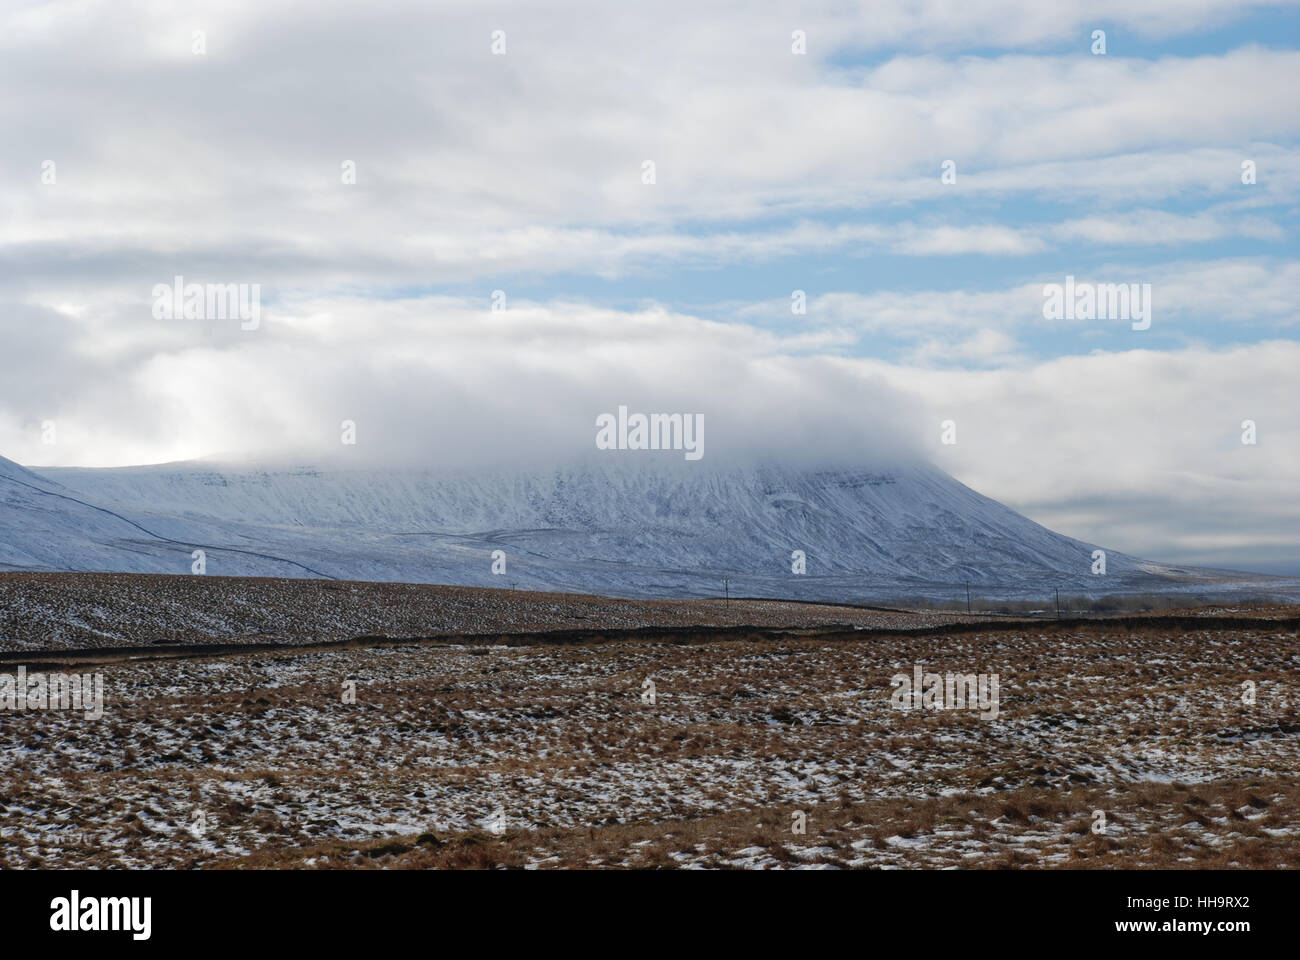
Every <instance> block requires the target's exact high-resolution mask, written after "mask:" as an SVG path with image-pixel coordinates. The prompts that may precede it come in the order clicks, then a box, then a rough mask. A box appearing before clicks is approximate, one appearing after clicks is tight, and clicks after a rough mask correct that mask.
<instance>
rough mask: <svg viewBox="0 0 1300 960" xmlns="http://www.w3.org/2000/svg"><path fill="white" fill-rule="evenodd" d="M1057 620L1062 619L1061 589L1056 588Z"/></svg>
mask: <svg viewBox="0 0 1300 960" xmlns="http://www.w3.org/2000/svg"><path fill="white" fill-rule="evenodd" d="M1056 619H1057V620H1060V619H1061V588H1060V587H1057V588H1056Z"/></svg>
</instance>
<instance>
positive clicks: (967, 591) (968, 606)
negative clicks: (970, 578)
mask: <svg viewBox="0 0 1300 960" xmlns="http://www.w3.org/2000/svg"><path fill="white" fill-rule="evenodd" d="M966 613H967V615H969V614H970V584H969V583H968V584H966Z"/></svg>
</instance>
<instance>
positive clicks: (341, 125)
mask: <svg viewBox="0 0 1300 960" xmlns="http://www.w3.org/2000/svg"><path fill="white" fill-rule="evenodd" d="M1097 30H1102V31H1104V32H1105V53H1104V54H1098V53H1095V52H1094V48H1095V47H1096V45H1097V43H1096V41H1095V40H1094V31H1097ZM496 31H501V33H500V34H497V33H496ZM796 31H801V32H802V33H801V36H802V41H800V40H797V39H796V38H795V33H796ZM196 32H197V33H196ZM494 35H495V37H496V39H495V40H494ZM800 43H802V45H803V47H804V49H806V52H805V53H802V54H801V53H796V52H794V48H795V47H797V46H798V45H799V44H800ZM494 46H495V47H496V50H495V51H494V49H493V48H494ZM0 130H3V136H0V325H2V326H0V330H2V331H3V335H4V341H3V342H4V349H3V352H0V454H2V455H4V456H7V457H9V458H11V459H14V460H17V461H19V462H22V463H25V464H29V465H90V466H115V465H123V464H132V463H149V462H160V461H167V460H176V459H184V458H190V457H199V456H211V455H215V454H258V455H261V454H265V453H267V452H268V451H294V452H295V455H303V456H311V455H313V453H314V451H326V450H329V451H331V452H333V451H337V450H338V449H339V430H340V423H341V421H342V420H344V419H351V420H354V421H355V422H356V424H357V436H358V443H357V447H356V451H357V453H358V455H360V456H364V457H367V458H369V459H370V460H372V461H374V462H381V461H384V460H397V459H401V458H411V459H415V460H427V461H430V462H437V463H469V462H472V461H474V460H476V459H483V458H484V457H488V456H489V455H494V456H496V457H498V458H506V459H508V458H515V459H518V460H520V461H522V460H524V459H527V460H529V461H530V462H531V461H538V462H546V461H548V459H549V460H559V459H562V458H564V457H565V456H568V455H569V454H570V453H572V452H575V451H588V450H590V449H591V447H592V445H593V440H594V432H595V431H594V419H595V416H596V414H598V413H600V412H603V411H612V410H614V409H615V408H616V407H617V405H619V404H627V405H629V406H630V407H631V408H632V409H634V410H636V409H641V410H647V411H660V410H662V411H682V412H701V413H704V414H705V416H706V419H707V421H708V423H709V429H708V454H707V456H706V459H709V458H714V459H716V458H717V457H723V456H740V455H744V456H747V457H765V458H773V459H778V460H786V461H790V462H793V463H801V462H808V463H812V462H814V461H818V460H829V459H834V460H839V461H847V462H863V463H872V462H878V461H880V460H882V459H888V458H891V457H895V456H899V455H902V454H903V453H904V452H909V453H916V454H919V455H921V456H924V457H927V458H929V459H931V460H933V461H934V462H935V463H937V464H938V465H939V466H941V467H943V468H944V469H946V470H948V471H950V472H951V473H953V474H954V475H955V476H957V477H958V478H959V479H960V480H962V481H963V482H965V483H967V484H969V485H970V486H972V487H974V488H975V489H977V490H979V491H980V492H982V493H985V494H987V495H989V496H992V497H994V498H996V499H998V500H1001V501H1003V502H1005V503H1007V504H1009V505H1011V506H1013V507H1015V508H1016V509H1019V510H1021V511H1022V512H1024V513H1026V514H1028V515H1029V516H1031V517H1033V518H1034V519H1035V520H1038V521H1039V522H1041V523H1044V524H1046V525H1047V526H1050V527H1053V528H1055V529H1058V530H1060V531H1062V532H1064V533H1068V534H1071V535H1073V536H1078V537H1080V538H1083V539H1086V540H1089V541H1093V542H1098V543H1102V544H1105V545H1107V546H1109V547H1112V548H1114V549H1120V550H1124V551H1127V552H1130V553H1134V554H1137V555H1140V556H1145V557H1149V558H1152V559H1159V560H1166V561H1175V562H1186V563H1202V564H1210V565H1219V566H1236V567H1239V568H1244V569H1254V570H1262V571H1267V572H1279V573H1289V574H1296V575H1300V496H1297V491H1298V490H1300V483H1298V482H1297V481H1298V480H1300V426H1298V425H1297V418H1298V417H1300V385H1298V377H1297V372H1298V371H1300V343H1297V332H1300V331H1298V327H1297V321H1298V319H1300V310H1298V308H1297V306H1296V304H1297V293H1300V258H1298V256H1297V253H1298V251H1297V246H1296V230H1297V226H1298V225H1297V217H1296V214H1297V191H1298V189H1300V147H1298V137H1297V134H1298V133H1300V9H1298V8H1297V6H1296V5H1295V4H1290V3H1249V2H1240V0H1236V2H1220V0H1196V2H1186V0H1183V2H1177V3H1175V2H1164V0H1153V2H1145V3H1134V2H1133V0H1115V2H1111V0H1092V2H1086V3H1085V2H1065V0H1062V2H1055V3H1051V4H1045V3H1042V2H1041V0H982V2H978V3H975V2H970V0H960V2H958V0H933V2H924V0H922V2H916V0H908V2H903V0H898V2H890V0H881V2H872V3H861V4H849V3H843V2H825V3H817V2H808V3H802V4H768V3H760V2H755V0H745V2H737V3H727V2H718V3H709V4H701V3H698V2H691V3H678V2H676V0H659V2H656V3H654V4H611V3H608V2H600V3H597V2H592V3H583V2H548V3H546V4H539V3H535V2H534V3H524V2H518V3H494V2H483V0H473V2H469V0H466V2H455V0H443V2H436V3H413V2H393V3H387V2H382V0H381V2H370V3H366V4H364V5H360V6H359V5H357V4H356V3H348V4H335V3H330V2H319V0H313V2H311V3H281V2H267V0H259V2H250V3H243V2H237V0H236V2H232V0H227V2H221V3H212V4H189V3H184V2H158V3H136V2H127V0H114V2H103V3H100V2H50V3H44V2H27V0H8V2H5V3H3V4H0ZM949 161H950V163H948V162H949ZM647 162H650V163H653V173H654V176H653V182H652V183H651V182H646V181H647V179H648V177H647V172H646V171H647V169H648V167H647ZM1246 162H1249V163H1250V164H1253V169H1254V180H1255V182H1253V183H1244V182H1243V164H1244V163H1246ZM946 164H947V166H946V167H945V165H946ZM945 168H946V169H947V170H949V171H950V172H953V173H955V177H951V176H950V177H948V178H947V179H948V180H950V181H952V182H944V180H945V178H944V177H943V176H942V175H943V173H944V170H945ZM348 171H355V178H354V179H355V182H346V181H348V180H349V179H352V178H351V177H350V176H348ZM1248 179H1249V178H1248ZM176 276H182V277H184V278H185V282H187V283H201V284H208V283H212V284H218V283H219V284H232V283H233V284H250V285H251V284H258V285H259V290H260V298H261V299H260V302H261V322H260V324H259V326H258V327H257V329H255V330H242V329H240V327H241V325H240V323H239V321H238V320H221V319H190V320H185V319H181V318H178V319H159V318H158V317H157V316H155V311H154V310H153V306H154V302H153V289H154V287H155V285H156V284H160V283H161V284H169V283H171V282H172V281H173V278H174V277H176ZM1066 276H1073V277H1075V278H1077V280H1078V281H1080V282H1088V283H1138V284H1150V285H1151V291H1152V294H1151V296H1152V314H1151V324H1150V328H1149V329H1146V330H1134V329H1132V324H1131V323H1130V322H1128V321H1127V320H1124V319H1101V320H1047V319H1044V315H1043V299H1044V298H1043V287H1044V285H1045V284H1049V283H1063V282H1064V279H1065V277H1066ZM494 291H499V294H498V295H497V296H496V303H497V306H504V308H505V309H503V310H498V311H494V310H493V301H494ZM796 291H802V293H803V298H804V300H805V301H806V311H805V312H803V313H796V312H794V310H793V309H792V302H793V301H792V297H793V296H794V295H795V292H796ZM944 420H952V421H954V422H955V424H956V439H957V442H956V443H955V444H951V445H945V444H942V443H941V442H940V440H941V430H940V423H941V421H944ZM1245 420H1253V421H1254V422H1255V424H1256V431H1257V440H1258V442H1257V443H1256V444H1253V445H1248V444H1243V443H1242V442H1241V441H1242V423H1243V421H1245ZM50 424H52V425H53V427H54V428H55V429H54V430H53V431H51V430H50V429H48V426H49V425H50ZM50 440H53V441H54V442H49V441H50Z"/></svg>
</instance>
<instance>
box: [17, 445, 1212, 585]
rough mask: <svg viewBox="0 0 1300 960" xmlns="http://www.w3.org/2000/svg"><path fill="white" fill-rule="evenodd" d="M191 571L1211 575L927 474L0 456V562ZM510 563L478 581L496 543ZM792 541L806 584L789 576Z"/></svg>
mask: <svg viewBox="0 0 1300 960" xmlns="http://www.w3.org/2000/svg"><path fill="white" fill-rule="evenodd" d="M194 549H203V550H204V551H205V552H206V554H207V572H208V573H213V574H218V573H219V574H226V575H268V576H291V577H313V576H320V577H334V578H341V579H357V580H400V581H411V582H427V583H454V584H464V585H477V586H512V585H513V586H518V587H520V588H524V589H542V588H553V589H561V590H582V591H590V592H595V593H607V594H615V595H626V596H637V595H713V594H716V593H719V592H720V591H721V590H722V589H723V588H722V580H723V578H726V579H729V580H730V581H732V582H731V586H730V589H732V590H733V591H734V592H735V593H737V594H745V595H750V596H784V597H794V598H801V599H814V598H817V599H832V600H835V599H841V600H854V599H864V598H870V597H877V598H883V597H898V596H903V595H927V596H933V597H939V598H945V599H947V598H952V597H953V596H955V594H954V593H953V591H954V589H956V588H957V587H959V586H961V585H964V584H965V583H967V582H969V583H971V584H972V585H974V586H975V587H976V588H978V589H980V590H981V591H982V592H983V593H984V594H985V595H988V594H989V593H991V592H1000V593H1002V594H1004V595H1008V596H1014V595H1015V594H1016V593H1017V592H1029V593H1032V594H1033V595H1035V596H1042V595H1044V594H1045V592H1046V593H1047V594H1050V591H1051V589H1053V588H1055V587H1057V586H1059V587H1061V588H1062V589H1063V590H1069V591H1071V592H1092V593H1108V592H1126V591H1139V590H1141V591H1146V590H1157V589H1162V588H1175V589H1176V588H1179V587H1186V586H1189V585H1204V584H1205V583H1207V582H1210V581H1217V580H1221V579H1223V578H1222V577H1221V576H1219V575H1217V574H1215V573H1214V572H1211V571H1196V570H1187V569H1181V568H1177V569H1176V568H1170V567H1165V566H1162V565H1159V564H1150V563H1144V562H1142V561H1139V560H1137V559H1135V558H1132V557H1128V556H1125V555H1123V554H1120V553H1115V552H1108V554H1107V558H1106V562H1107V573H1106V576H1105V577H1098V576H1093V575H1092V574H1091V564H1092V551H1093V550H1094V549H1095V547H1094V546H1093V545H1091V544H1085V543H1081V542H1079V541H1077V540H1073V539H1071V538H1069V537H1065V536H1062V535H1060V534H1057V533H1053V532H1052V531H1050V530H1047V529H1045V528H1044V527H1041V526H1039V525H1038V524H1036V523H1034V522H1032V521H1030V520H1028V519H1027V518H1025V517H1023V516H1021V515H1019V514H1017V513H1015V512H1014V511H1012V510H1010V509H1008V508H1006V507H1004V506H1002V505H1001V504H999V503H997V502H995V501H993V500H990V499H989V498H987V497H984V496H981V495H979V494H977V493H975V492H974V491H972V490H970V489H969V488H967V487H965V486H963V485H962V484H960V483H958V482H957V481H956V480H954V479H953V478H952V477H949V476H947V475H946V474H944V473H943V472H941V471H939V470H937V469H935V468H933V467H929V466H924V465H919V464H913V465H907V466H901V467H896V468H890V469H887V470H881V469H875V470H861V469H860V470H844V469H839V470H795V469H789V468H779V467H774V466H764V467H756V468H749V469H740V468H733V469H710V468H698V467H695V465H688V466H681V465H678V466H675V467H673V468H670V469H655V470H637V469H631V468H628V467H626V466H623V465H621V464H620V465H611V464H610V462H608V461H606V462H593V463H591V464H588V465H583V466H581V467H575V468H571V469H567V470H564V469H561V470H553V471H549V472H545V473H541V472H538V473H511V472H505V471H497V472H474V473H468V472H462V473H457V472H454V471H436V470H430V469H404V470H398V469H391V470H366V469H352V468H349V467H346V466H337V465H331V466H328V467H321V466H298V467H284V466H269V465H257V464H252V465H249V464H241V465H217V464H212V463H207V462H191V463H180V464H165V465H159V466H149V467H131V468H117V469H94V470H92V469H75V468H59V469H42V470H40V471H39V473H35V472H32V471H27V470H24V469H23V468H21V467H19V466H18V465H17V464H14V463H12V462H11V461H7V460H0V569H46V570H49V569H62V570H107V571H123V572H159V573H182V574H187V573H189V572H190V564H191V562H192V561H191V559H190V557H191V553H192V551H193V550H194ZM497 550H501V551H504V553H505V554H506V564H507V567H506V573H505V575H504V576H497V575H493V573H492V570H491V566H492V554H493V552H494V551H497ZM795 550H802V551H804V553H805V555H806V558H807V561H806V562H807V574H806V575H804V576H798V575H795V574H793V573H792V572H791V553H792V552H793V551H795Z"/></svg>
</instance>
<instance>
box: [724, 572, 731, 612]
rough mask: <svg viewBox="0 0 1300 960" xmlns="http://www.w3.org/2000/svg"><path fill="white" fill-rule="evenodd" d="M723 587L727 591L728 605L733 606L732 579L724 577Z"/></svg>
mask: <svg viewBox="0 0 1300 960" xmlns="http://www.w3.org/2000/svg"><path fill="white" fill-rule="evenodd" d="M722 589H723V590H725V591H726V593H727V606H728V607H730V606H731V581H730V580H727V579H723V581H722Z"/></svg>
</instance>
